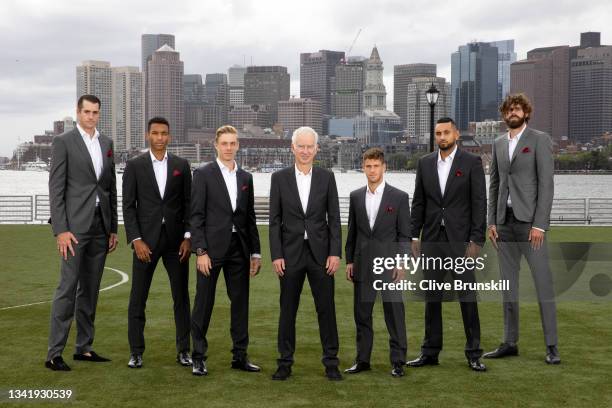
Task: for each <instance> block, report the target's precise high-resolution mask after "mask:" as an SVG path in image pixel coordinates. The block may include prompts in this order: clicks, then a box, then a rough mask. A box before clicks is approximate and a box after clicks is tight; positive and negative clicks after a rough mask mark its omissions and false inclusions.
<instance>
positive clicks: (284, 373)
mask: <svg viewBox="0 0 612 408" xmlns="http://www.w3.org/2000/svg"><path fill="white" fill-rule="evenodd" d="M289 376H291V368H289V367H286V366H278V368H277V369H276V372H275V373H274V374H272V379H273V380H275V381H285V380H286V379H287V378H289Z"/></svg>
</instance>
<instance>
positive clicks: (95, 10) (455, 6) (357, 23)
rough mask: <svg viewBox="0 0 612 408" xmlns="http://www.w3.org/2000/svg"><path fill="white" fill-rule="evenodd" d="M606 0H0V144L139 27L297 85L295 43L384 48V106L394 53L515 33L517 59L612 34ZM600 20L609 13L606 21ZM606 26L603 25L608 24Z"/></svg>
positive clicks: (34, 125) (62, 112)
mask: <svg viewBox="0 0 612 408" xmlns="http://www.w3.org/2000/svg"><path fill="white" fill-rule="evenodd" d="M610 15H612V3H610V2H609V1H607V0H591V1H589V2H588V3H579V2H577V1H566V0H557V1H555V2H554V3H553V2H550V1H543V0H528V1H525V0H515V1H512V2H495V3H494V2H490V1H485V0H471V1H470V2H464V3H459V2H455V1H446V0H442V1H440V0H438V1H425V0H417V1H411V0H408V1H407V0H397V1H396V0H379V1H374V0H370V1H366V0H350V1H348V0H308V1H286V0H285V1H267V0H259V1H257V2H255V1H248V0H204V1H196V0H181V1H175V2H169V1H157V0H150V1H146V2H145V1H126V0H122V1H116V0H106V1H104V0H102V1H89V0H80V1H68V0H54V1H48V0H3V1H2V2H0V32H1V33H2V37H3V38H4V51H3V52H2V53H0V125H1V126H2V132H1V133H0V156H12V152H13V150H14V149H15V148H16V146H17V144H18V143H19V141H21V142H24V141H29V140H32V138H33V135H35V134H42V133H44V131H45V130H47V129H52V128H53V121H54V120H59V119H62V118H64V117H65V116H72V117H75V103H76V66H77V65H79V64H80V63H81V62H82V61H84V60H103V61H109V62H110V63H111V65H112V66H125V65H132V66H138V67H139V66H140V58H141V56H140V38H141V35H142V34H145V33H149V34H156V33H167V34H174V35H175V37H176V49H177V51H179V52H180V56H181V60H182V61H183V62H184V64H185V73H186V74H202V75H204V74H206V73H214V72H225V73H226V72H227V68H228V67H230V66H231V65H233V64H240V65H243V64H244V62H246V65H251V63H252V64H253V65H284V66H286V67H287V68H288V70H289V73H290V75H291V94H292V95H294V96H296V97H297V96H299V54H300V53H301V52H314V51H318V50H320V49H329V50H338V51H345V52H346V51H348V49H349V47H350V45H351V43H352V42H353V40H354V38H355V35H356V34H357V32H358V30H359V29H361V30H362V31H361V34H360V36H359V38H358V39H357V41H356V43H355V45H354V47H353V50H352V52H351V55H362V56H366V57H367V56H369V55H370V52H371V50H372V47H373V46H374V45H377V46H378V50H379V53H380V56H381V59H382V60H383V63H384V67H385V71H384V80H385V85H386V88H387V107H388V108H391V109H392V106H393V65H398V64H408V63H417V62H427V63H435V64H437V66H438V75H439V76H443V77H445V78H447V80H450V55H451V53H452V52H454V51H456V50H457V47H458V46H459V45H463V44H466V43H468V42H471V41H475V40H476V41H497V40H506V39H514V40H515V51H516V52H517V54H518V59H524V58H525V57H526V53H527V51H529V50H531V49H533V48H537V47H544V46H553V45H577V44H578V43H579V41H580V33H581V32H584V31H599V32H601V33H602V34H601V37H602V38H601V40H602V44H612V29H609V17H610ZM606 20H607V21H606ZM606 28H608V30H606Z"/></svg>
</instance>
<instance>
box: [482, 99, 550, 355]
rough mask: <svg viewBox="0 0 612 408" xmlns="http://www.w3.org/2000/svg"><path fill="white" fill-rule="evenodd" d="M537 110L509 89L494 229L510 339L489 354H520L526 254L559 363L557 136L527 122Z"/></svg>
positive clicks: (497, 149)
mask: <svg viewBox="0 0 612 408" xmlns="http://www.w3.org/2000/svg"><path fill="white" fill-rule="evenodd" d="M531 111H532V107H531V103H530V102H529V99H527V97H526V96H525V95H523V94H514V95H508V96H507V97H506V99H505V100H504V103H503V104H502V106H501V107H500V112H501V113H502V115H503V118H504V121H505V122H506V125H507V126H508V133H505V134H503V135H501V136H500V137H498V138H497V139H495V142H494V143H493V154H492V161H491V177H490V185H489V233H488V235H489V239H490V240H491V243H492V244H493V245H494V246H495V248H497V249H498V250H499V251H498V253H499V256H498V259H499V268H500V274H501V278H502V279H505V280H508V282H509V283H510V291H506V292H504V305H503V307H504V340H503V342H502V343H501V344H500V345H499V347H498V348H497V349H496V350H494V351H492V352H489V353H486V354H485V355H484V357H485V358H501V357H506V356H516V355H518V345H517V342H518V337H519V318H518V313H519V305H518V289H519V288H518V285H519V272H520V268H521V257H522V256H524V257H525V258H526V259H527V263H528V264H529V268H530V269H531V275H532V276H533V281H534V284H535V287H536V292H537V295H538V303H539V306H540V317H541V319H542V328H543V330H544V341H545V343H546V358H545V361H546V363H547V364H559V363H560V362H561V357H560V356H559V350H558V349H557V312H556V306H555V293H554V285H553V279H552V273H551V270H550V265H549V263H548V249H547V246H546V230H548V229H549V227H550V212H551V210H552V203H553V195H554V178H553V177H554V160H553V154H552V140H551V139H550V136H548V135H547V134H546V133H543V132H540V131H538V130H535V129H532V128H530V127H528V126H527V122H528V121H529V118H530V116H531Z"/></svg>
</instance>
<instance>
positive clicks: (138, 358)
mask: <svg viewBox="0 0 612 408" xmlns="http://www.w3.org/2000/svg"><path fill="white" fill-rule="evenodd" d="M128 367H130V368H141V367H142V354H136V353H132V355H130V361H129V362H128Z"/></svg>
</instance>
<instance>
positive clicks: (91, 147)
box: [77, 123, 103, 206]
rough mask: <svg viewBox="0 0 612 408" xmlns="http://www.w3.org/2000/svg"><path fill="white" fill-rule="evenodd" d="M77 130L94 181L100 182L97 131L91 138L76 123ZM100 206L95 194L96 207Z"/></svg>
mask: <svg viewBox="0 0 612 408" xmlns="http://www.w3.org/2000/svg"><path fill="white" fill-rule="evenodd" d="M77 129H78V130H79V133H80V134H81V137H82V138H83V142H85V146H86V147H87V151H88V152H89V157H91V162H92V164H93V168H94V172H95V173H96V180H100V175H101V174H102V160H103V159H102V148H101V147H100V132H98V129H94V135H93V137H92V136H90V135H89V133H87V132H86V131H85V130H84V129H83V128H82V127H81V125H79V124H78V123H77ZM99 204H100V197H98V195H97V194H96V206H97V205H99Z"/></svg>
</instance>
